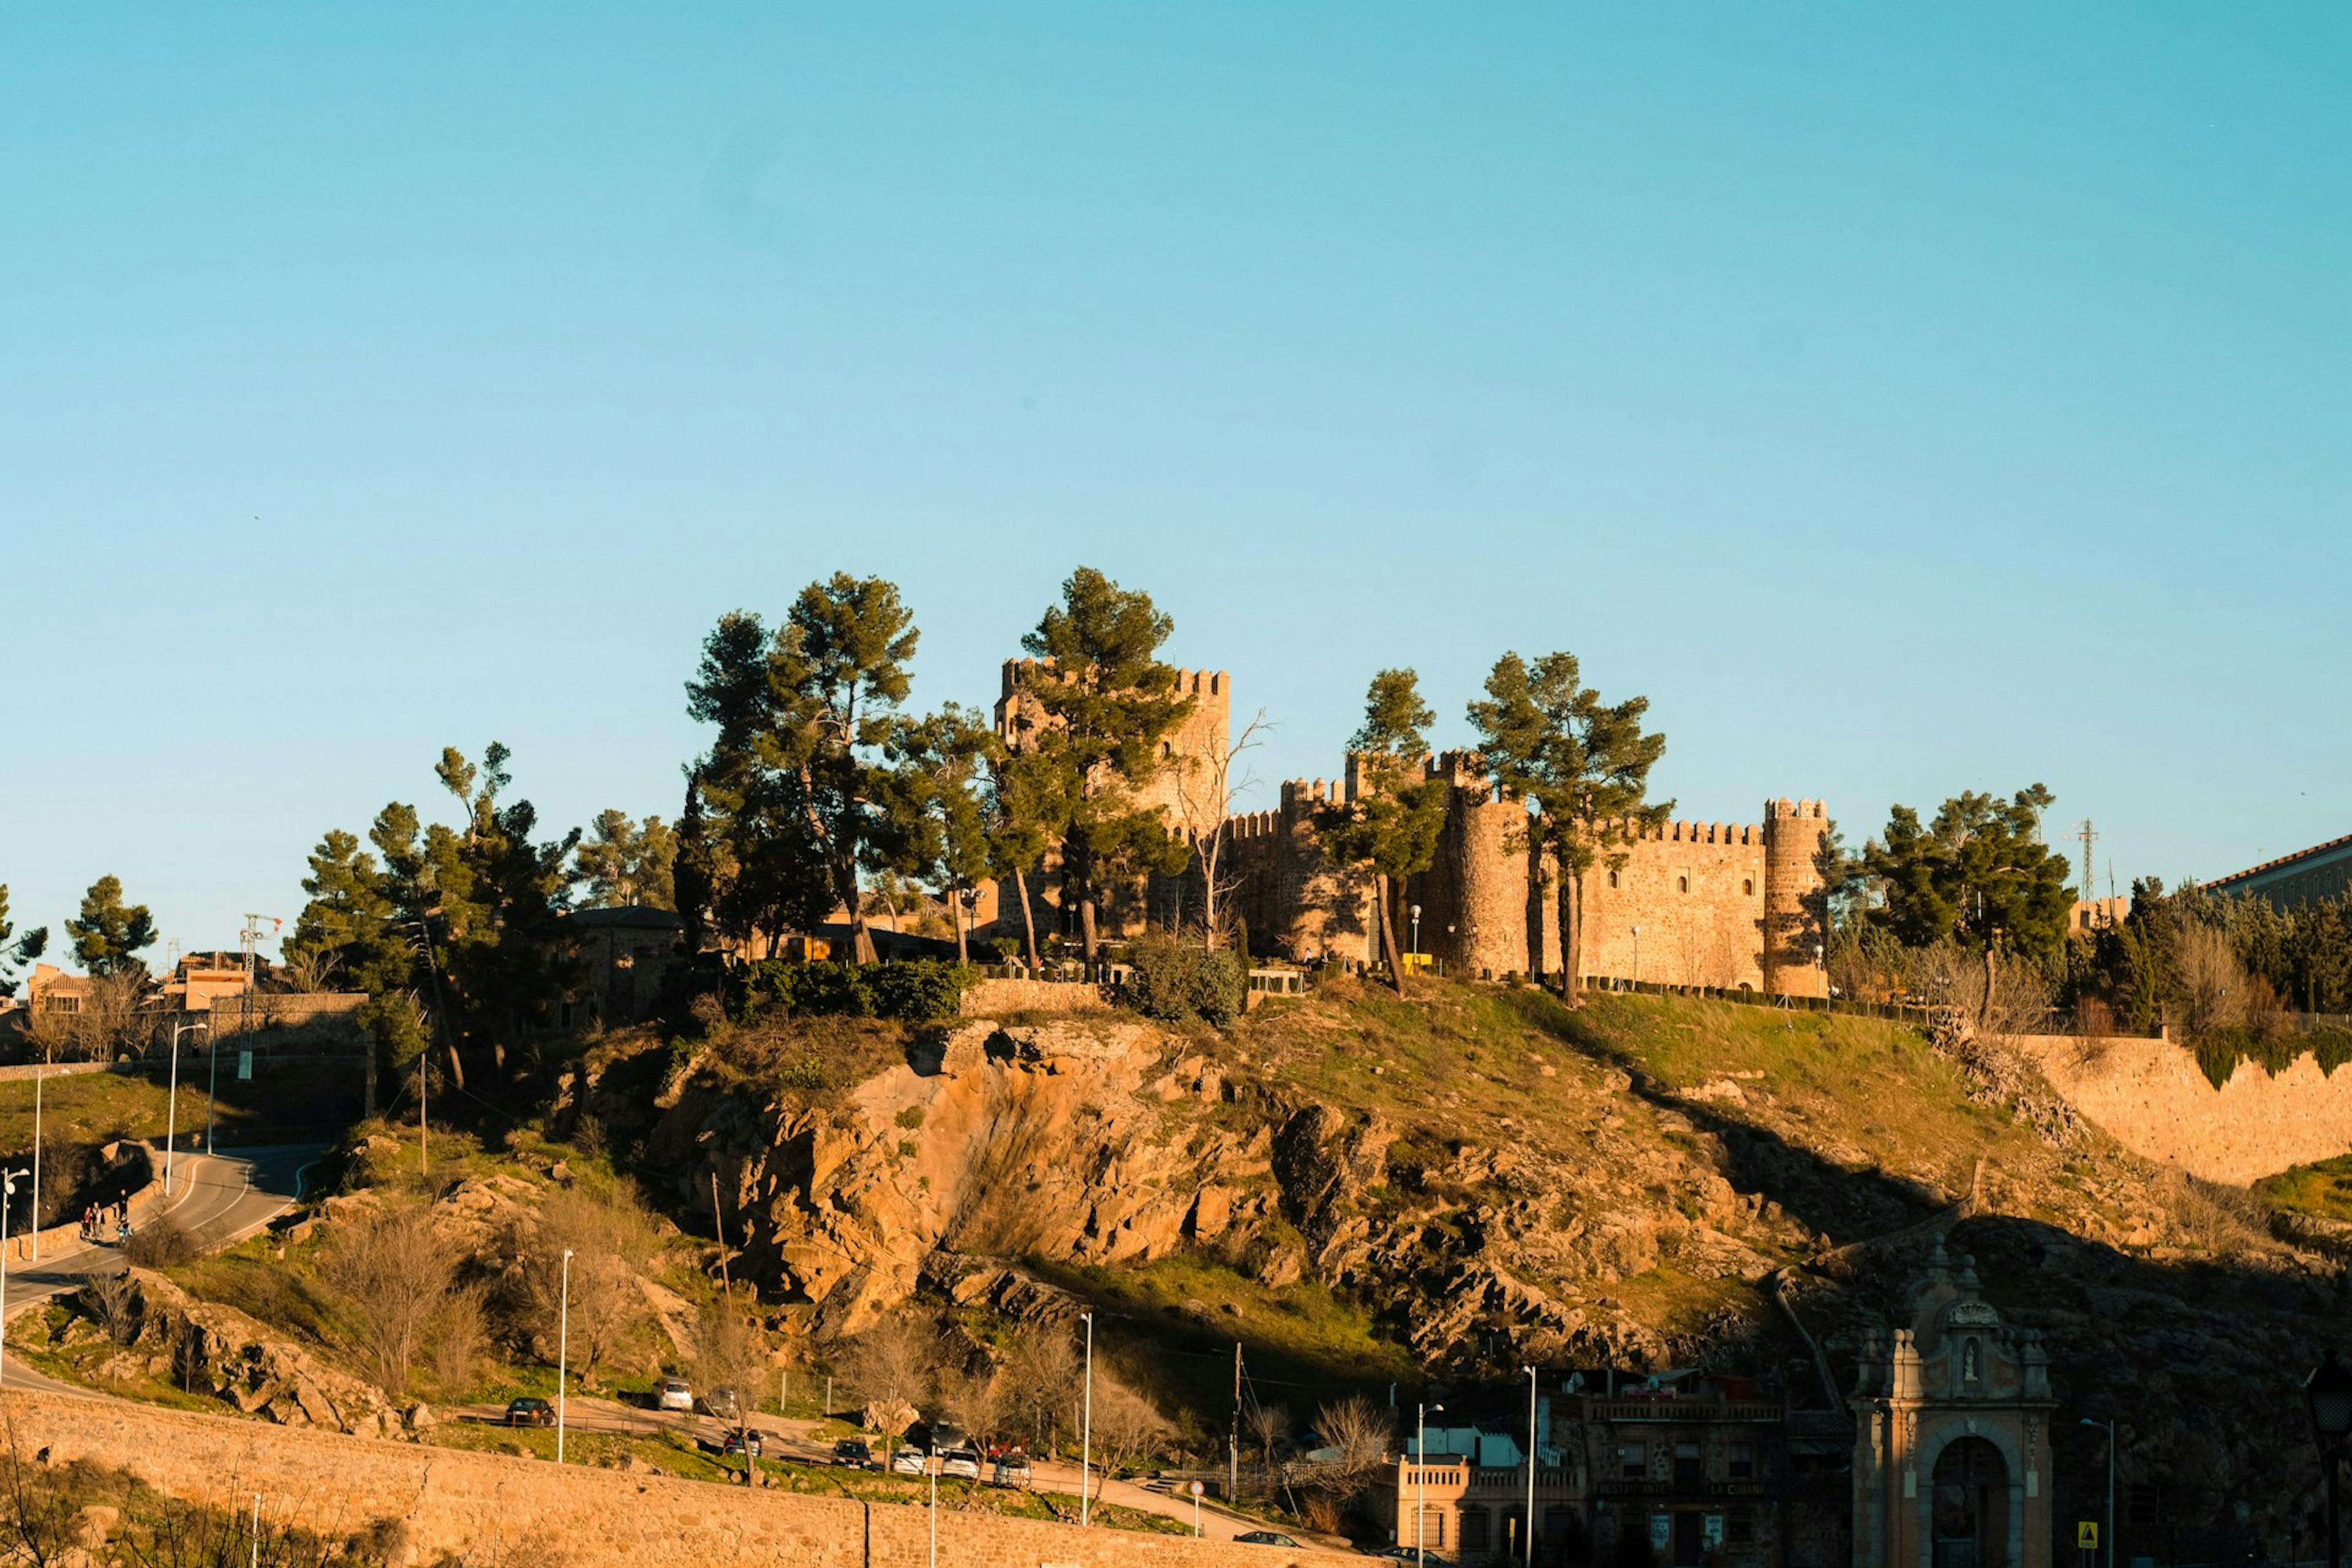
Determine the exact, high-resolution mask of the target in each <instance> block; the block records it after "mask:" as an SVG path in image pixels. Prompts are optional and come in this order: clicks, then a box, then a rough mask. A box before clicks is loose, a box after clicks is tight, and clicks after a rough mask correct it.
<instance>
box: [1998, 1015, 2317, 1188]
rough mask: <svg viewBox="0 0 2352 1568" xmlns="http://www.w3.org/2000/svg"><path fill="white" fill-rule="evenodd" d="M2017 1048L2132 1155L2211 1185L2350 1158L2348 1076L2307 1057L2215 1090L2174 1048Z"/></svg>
mask: <svg viewBox="0 0 2352 1568" xmlns="http://www.w3.org/2000/svg"><path fill="white" fill-rule="evenodd" d="M2016 1044H2017V1046H2018V1048H2019V1049H2020V1050H2021V1052H2022V1053H2023V1054H2024V1055H2025V1056H2026V1057H2027V1058H2029V1059H2031V1060H2032V1062H2033V1064H2034V1065H2035V1066H2036V1067H2038V1068H2041V1069H2042V1076H2043V1077H2045V1078H2047V1079H2049V1080H2050V1084H2051V1087H2052V1088H2053V1089H2057V1090H2058V1092H2059V1093H2060V1094H2062V1095H2063V1096H2065V1097H2066V1100H2067V1102H2068V1103H2069V1104H2071V1105H2073V1106H2074V1109H2075V1110H2079V1111H2081V1112H2082V1113H2083V1114H2084V1116H2086V1117H2088V1118H2089V1119H2090V1120H2091V1121H2094V1122H2095V1123H2096V1124H2097V1125H2098V1126H2099V1127H2100V1128H2102V1129H2104V1130H2105V1131H2106V1132H2107V1134H2108V1135H2109V1136H2111V1137H2112V1138H2114V1139H2115V1140H2116V1142H2118V1143H2121V1144H2122V1145H2123V1146H2124V1147H2125V1148H2126V1149H2129V1150H2130V1151H2131V1152H2133V1153H2135V1154H2139V1155H2142V1156H2144V1157H2145V1158H2147V1159H2150V1160H2153V1161H2156V1162H2157V1163H2159V1164H2166V1165H2172V1166H2176V1167H2178V1168H2179V1169H2180V1170H2183V1171H2186V1172H2188V1173H2189V1174H2190V1175H2193V1176H2201V1177H2203V1178H2204V1179H2205V1180H2207V1181H2211V1182H2234V1183H2247V1182H2252V1181H2256V1180H2259V1179H2260V1178H2262V1177H2263V1176H2269V1175H2275V1174H2276V1173H2279V1172H2281V1171H2284V1170H2285V1169H2287V1168H2288V1167H2289V1166H2292V1165H2302V1164H2308V1163H2311V1162H2313V1161H2315V1160H2329V1159H2333V1158H2335V1157H2336V1155H2338V1154H2342V1153H2344V1152H2347V1151H2352V1072H2346V1071H2340V1070H2339V1071H2337V1072H2336V1073H2333V1074H2328V1073H2323V1072H2321V1071H2320V1070H2319V1064H2318V1063H2317V1062H2316V1061H2315V1060H2313V1059H2312V1058H2310V1057H2308V1056H2304V1057H2298V1058H2295V1059H2294V1062H2292V1063H2291V1064H2289V1065H2288V1067H2287V1068H2286V1070H2285V1071H2284V1072H2281V1073H2279V1074H2277V1075H2276V1076H2275V1077H2273V1075H2272V1074H2270V1073H2269V1072H2267V1071H2265V1070H2264V1069H2263V1068H2261V1067H2259V1066H2257V1065H2255V1064H2254V1063H2252V1062H2240V1063H2239V1064H2238V1069H2237V1071H2235V1072H2233V1073H2231V1075H2230V1081H2229V1082H2228V1083H2226V1084H2224V1085H2223V1086H2222V1087H2221V1088H2220V1089H2215V1088H2214V1087H2213V1085H2212V1082H2211V1080H2210V1079H2207V1078H2206V1076H2205V1073H2204V1070H2203V1069H2202V1068H2200V1067H2199V1066H2198V1065H2197V1058H2195V1057H2194V1056H2192V1055H2191V1054H2190V1053H2189V1051H2188V1050H2187V1049H2186V1048H2185V1047H2181V1046H2178V1045H2175V1044H2173V1043H2171V1042H2170V1041H2168V1040H2148V1039H2130V1038H2123V1039H2112V1038H2101V1039H2088V1040H2085V1039H2078V1038H2075V1037H2072V1036H2064V1035H2036V1036H2027V1037H2023V1038H2022V1039H2021V1040H2018V1041H2017V1042H2016Z"/></svg>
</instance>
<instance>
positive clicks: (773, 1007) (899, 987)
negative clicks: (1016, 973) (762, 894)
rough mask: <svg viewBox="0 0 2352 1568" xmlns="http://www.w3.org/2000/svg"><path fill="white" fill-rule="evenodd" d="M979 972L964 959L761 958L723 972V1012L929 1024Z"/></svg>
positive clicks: (948, 1013) (744, 1019) (744, 1018)
mask: <svg viewBox="0 0 2352 1568" xmlns="http://www.w3.org/2000/svg"><path fill="white" fill-rule="evenodd" d="M978 977H979V972H978V971H977V970H974V969H972V968H970V967H969V966H967V965H964V964H958V963H940V961H939V960H937V959H929V958H926V959H919V960H917V961H916V962H914V963H876V964H863V965H861V964H855V963H793V961H791V960H790V959H782V958H763V959H760V960H758V961H756V962H754V963H739V964H737V965H735V966H734V967H733V968H732V969H731V970H730V971H729V973H728V977H727V984H728V1009H727V1010H728V1014H729V1016H731V1017H733V1018H734V1019H736V1021H738V1022H739V1023H746V1024H748V1023H750V1022H751V1021H752V1020H753V1019H755V1018H758V1017H760V1016H761V1015H763V1014H767V1013H782V1014H785V1015H788V1016H815V1017H834V1018H839V1017H848V1018H898V1019H902V1020H904V1021H905V1022H907V1023H909V1024H929V1023H933V1022H936V1021H937V1020H939V1019H941V1018H951V1017H953V1016H955V1011H956V1005H957V1003H959V1002H960V1001H961V1000H962V998H963V993H964V988H965V987H966V986H968V985H970V984H971V983H972V982H973V981H974V980H975V979H977V978H978Z"/></svg>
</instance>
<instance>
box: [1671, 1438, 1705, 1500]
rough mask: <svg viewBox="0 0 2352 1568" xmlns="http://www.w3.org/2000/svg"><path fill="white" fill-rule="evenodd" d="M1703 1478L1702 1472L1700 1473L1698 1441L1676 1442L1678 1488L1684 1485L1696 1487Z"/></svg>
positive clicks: (1676, 1483)
mask: <svg viewBox="0 0 2352 1568" xmlns="http://www.w3.org/2000/svg"><path fill="white" fill-rule="evenodd" d="M1700 1479H1702V1478H1701V1476H1700V1474H1699V1454H1698V1445H1697V1444H1696V1443H1677V1444H1675V1487H1676V1488H1678V1489H1679V1488H1682V1487H1695V1486H1696V1485H1698V1484H1699V1481H1700Z"/></svg>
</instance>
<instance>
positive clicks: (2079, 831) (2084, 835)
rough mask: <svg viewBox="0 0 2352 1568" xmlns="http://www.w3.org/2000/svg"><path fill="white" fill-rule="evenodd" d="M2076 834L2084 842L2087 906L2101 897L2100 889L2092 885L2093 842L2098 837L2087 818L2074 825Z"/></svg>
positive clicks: (2084, 899) (2084, 892)
mask: <svg viewBox="0 0 2352 1568" xmlns="http://www.w3.org/2000/svg"><path fill="white" fill-rule="evenodd" d="M2074 832H2075V834H2076V836H2077V837H2080V838H2081V839H2082V840H2083V901H2084V903H2086V904H2087V903H2091V902H2094V901H2095V900H2097V898H2098V896H2099V894H2098V889H2095V888H2094V887H2092V885H2091V841H2092V840H2093V839H2095V838H2096V837H2098V835H2097V834H2096V833H2094V832H2093V831H2092V830H2091V819H2090V818H2089V817H2087V816H2086V817H2084V818H2083V820H2082V821H2080V822H2078V823H2076V824H2074Z"/></svg>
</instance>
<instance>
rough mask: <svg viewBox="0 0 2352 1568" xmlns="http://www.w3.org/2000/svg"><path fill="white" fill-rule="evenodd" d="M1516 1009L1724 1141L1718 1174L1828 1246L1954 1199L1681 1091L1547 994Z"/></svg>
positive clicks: (1652, 1101)
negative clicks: (1838, 1157) (1834, 1157)
mask: <svg viewBox="0 0 2352 1568" xmlns="http://www.w3.org/2000/svg"><path fill="white" fill-rule="evenodd" d="M1511 1004H1512V1006H1513V1009H1514V1010H1515V1011H1516V1012H1517V1014H1518V1015H1519V1016H1520V1017H1521V1019H1523V1020H1524V1021H1525V1022H1526V1023H1527V1024H1528V1026H1530V1027H1531V1028H1535V1029H1538V1030H1541V1031H1542V1032H1543V1033H1545V1034H1547V1035H1549V1036H1550V1037H1552V1038H1554V1039H1556V1040H1558V1041H1559V1042H1560V1043H1561V1044H1562V1045H1564V1046H1567V1047H1569V1048H1570V1049H1571V1050H1574V1051H1576V1052H1577V1053H1578V1054H1579V1055H1580V1056H1583V1057H1585V1058H1588V1059H1590V1060H1592V1061H1595V1062H1599V1063H1601V1064H1602V1065H1604V1066H1606V1067H1610V1068H1615V1069H1616V1070H1617V1071H1619V1072H1622V1073H1623V1074H1624V1075H1625V1078H1626V1081H1627V1084H1628V1086H1629V1089H1630V1092H1631V1093H1632V1094H1633V1096H1634V1097H1635V1098H1636V1099H1639V1100H1643V1101H1644V1102H1646V1103H1647V1104H1649V1105H1650V1106H1652V1107H1654V1109H1656V1110H1662V1111H1667V1112H1671V1113H1672V1114H1674V1115H1675V1116H1679V1117H1681V1118H1683V1119H1684V1120H1685V1121H1688V1122H1690V1123H1691V1125H1692V1126H1693V1127H1695V1128H1696V1129H1697V1130H1698V1131H1702V1132H1706V1133H1711V1134H1713V1135H1714V1136H1715V1138H1716V1139H1717V1142H1720V1143H1721V1144H1722V1146H1723V1152H1724V1164H1723V1172H1722V1173H1723V1177H1724V1179H1725V1180H1726V1181H1727V1182H1729V1183H1730V1184H1732V1186H1733V1187H1735V1188H1736V1189H1738V1191H1740V1192H1742V1193H1746V1194H1753V1195H1754V1196H1756V1197H1759V1198H1761V1199H1764V1200H1767V1201H1769V1202H1771V1203H1775V1204H1778V1205H1780V1208H1781V1209H1782V1210H1783V1211H1785V1212H1786V1213H1787V1214H1788V1215H1790V1217H1791V1218H1793V1219H1795V1220H1796V1221H1797V1222H1798V1223H1799V1224H1801V1225H1802V1226H1805V1228H1806V1229H1808V1230H1810V1231H1811V1232H1813V1233H1814V1234H1815V1235H1818V1236H1823V1237H1828V1238H1829V1240H1830V1242H1831V1243H1832V1245H1833V1246H1840V1247H1843V1246H1846V1245H1848V1244H1850V1243H1853V1242H1856V1241H1863V1240H1867V1239H1868V1238H1870V1237H1874V1236H1877V1235H1881V1234H1883V1233H1885V1232H1886V1231H1890V1230H1895V1229H1899V1228H1901V1227H1902V1226H1907V1225H1914V1224H1916V1223H1917V1222H1919V1221H1921V1220H1923V1219H1927V1218H1928V1217H1929V1216H1930V1215H1934V1214H1935V1213H1937V1211H1938V1210H1939V1209H1942V1208H1945V1207H1947V1206H1948V1205H1949V1204H1950V1202H1951V1199H1950V1198H1949V1197H1948V1196H1947V1195H1945V1194H1938V1193H1937V1192H1935V1191H1933V1190H1931V1189H1930V1188H1928V1187H1927V1186H1926V1185H1925V1184H1921V1183H1919V1182H1916V1181H1913V1180H1911V1179H1910V1178H1909V1177H1906V1176H1901V1175H1896V1174H1895V1173H1890V1172H1888V1171H1885V1170H1883V1169H1880V1168H1878V1167H1875V1166H1872V1167H1868V1168H1865V1169H1862V1170H1853V1169H1849V1168H1847V1167H1845V1166H1843V1165H1840V1164H1838V1163H1835V1162H1833V1161H1831V1160H1828V1159H1824V1158H1823V1157H1822V1156H1821V1155H1820V1154H1817V1153H1815V1152H1812V1151H1811V1150H1809V1149H1805V1148H1802V1147H1801V1146H1799V1145H1798V1144H1795V1143H1792V1142H1790V1141H1789V1140H1788V1139H1787V1138H1785V1137H1783V1136H1782V1135H1781V1134H1780V1133H1779V1132H1777V1131H1773V1130H1772V1129H1771V1128H1769V1127H1764V1126H1760V1125H1759V1124H1758V1123H1756V1122H1753V1121H1748V1120H1747V1119H1745V1118H1743V1117H1741V1116H1738V1115H1737V1114H1735V1113H1734V1112H1733V1111H1731V1110H1727V1108H1726V1107H1725V1106H1723V1105H1721V1104H1719V1103H1717V1102H1716V1101H1713V1100H1696V1099H1693V1098H1691V1097H1690V1096H1688V1095H1685V1094H1680V1093H1677V1092H1675V1090H1674V1089H1670V1088H1668V1087H1667V1086H1666V1085H1664V1083H1662V1082H1660V1081H1659V1080H1658V1079H1656V1078H1655V1077H1654V1076H1653V1075H1652V1074H1651V1072H1650V1071H1649V1069H1648V1068H1646V1067H1645V1066H1644V1065H1643V1063H1642V1062H1641V1061H1640V1060H1639V1059H1638V1058H1635V1057H1634V1056H1633V1054H1632V1053H1630V1052H1628V1051H1626V1050H1625V1049H1623V1048H1622V1047H1619V1046H1617V1045H1615V1044H1613V1043H1612V1042H1610V1041H1608V1040H1606V1039H1603V1038H1601V1037H1599V1036H1598V1035H1597V1034H1596V1033H1595V1032H1594V1031H1592V1030H1591V1029H1590V1028H1588V1027H1586V1026H1585V1025H1584V1022H1583V1020H1582V1019H1580V1017H1579V1016H1577V1015H1576V1014H1574V1013H1572V1012H1570V1011H1569V1009H1567V1008H1566V1007H1564V1006H1562V1005H1560V1004H1559V1002H1558V1001H1557V1000H1555V999H1554V998H1552V997H1551V996H1550V995H1549V994H1544V993H1535V992H1524V991H1522V992H1514V993H1512V994H1511Z"/></svg>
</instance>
